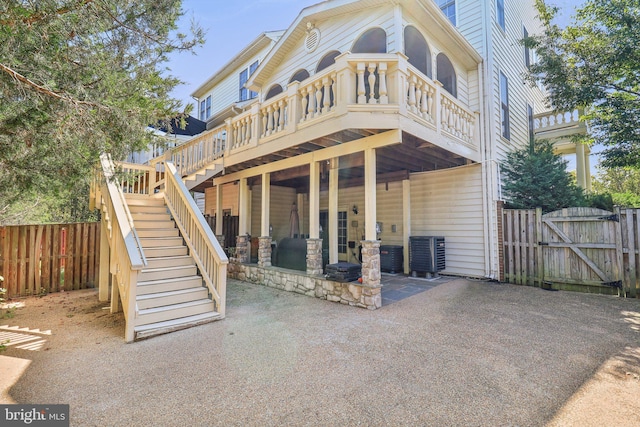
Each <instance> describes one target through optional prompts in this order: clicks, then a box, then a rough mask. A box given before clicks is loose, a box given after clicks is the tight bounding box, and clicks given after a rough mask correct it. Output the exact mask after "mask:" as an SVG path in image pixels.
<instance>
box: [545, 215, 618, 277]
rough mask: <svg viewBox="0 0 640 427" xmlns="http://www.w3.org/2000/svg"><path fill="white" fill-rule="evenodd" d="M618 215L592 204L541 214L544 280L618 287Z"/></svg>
mask: <svg viewBox="0 0 640 427" xmlns="http://www.w3.org/2000/svg"><path fill="white" fill-rule="evenodd" d="M619 223H620V216H619V215H617V214H613V212H609V211H604V210H601V209H595V208H569V209H562V210H559V211H555V212H551V213H548V214H545V215H543V216H542V221H541V228H542V233H541V237H542V238H541V240H540V241H539V242H538V245H539V247H540V250H541V251H542V264H543V266H544V268H543V276H542V281H543V282H544V283H551V284H553V283H562V284H569V285H578V286H607V287H614V288H621V287H622V280H621V277H622V276H621V268H622V266H621V261H622V253H621V252H620V253H619V252H618V251H619V250H620V251H621V249H622V246H621V245H619V244H618V242H619V241H620V235H619V228H620V227H619Z"/></svg>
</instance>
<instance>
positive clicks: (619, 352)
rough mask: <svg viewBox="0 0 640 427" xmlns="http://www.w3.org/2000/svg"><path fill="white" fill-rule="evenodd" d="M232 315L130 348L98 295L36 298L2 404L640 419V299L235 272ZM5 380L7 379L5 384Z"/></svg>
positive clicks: (119, 411)
mask: <svg viewBox="0 0 640 427" xmlns="http://www.w3.org/2000/svg"><path fill="white" fill-rule="evenodd" d="M227 298H228V299H227V304H228V306H227V318H226V319H225V320H223V321H219V322H215V323H210V324H207V325H203V326H200V327H196V328H192V329H188V330H184V331H179V332H175V333H172V334H169V335H164V336H160V337H155V338H151V339H149V340H146V341H141V342H137V343H134V344H124V342H123V338H122V336H123V330H124V322H123V317H122V314H116V315H111V314H109V312H108V311H106V310H103V309H102V306H104V304H100V303H98V301H97V292H96V291H95V290H87V291H74V292H66V293H61V294H52V295H48V296H46V297H44V298H30V299H28V300H26V307H25V308H22V309H19V310H18V311H17V314H16V316H15V317H14V318H12V319H8V320H4V321H0V325H3V324H9V325H19V326H21V327H28V328H41V329H51V330H52V335H51V336H47V337H46V342H45V343H44V344H43V345H42V347H41V348H40V349H39V350H37V351H34V350H26V349H18V348H16V347H15V346H10V347H9V349H8V351H7V352H5V353H4V356H0V358H1V359H0V365H1V364H2V363H4V362H6V360H8V358H7V356H8V357H14V358H24V359H30V360H31V361H32V362H31V363H30V365H29V366H28V368H26V369H25V371H24V373H23V375H22V376H21V377H20V379H19V380H18V381H17V383H16V384H15V385H14V386H13V387H12V388H11V389H10V390H8V392H7V393H5V394H4V395H2V400H3V401H5V402H12V401H14V402H18V403H47V404H51V403H68V404H70V408H71V425H77V426H93V425H95V426H218V425H220V426H222V425H224V426H282V425H287V426H357V425H362V426H543V425H558V426H564V425H576V426H578V425H579V426H588V425H594V426H595V425H597V426H606V425H615V426H618V427H619V426H625V425H628V426H636V425H640V332H639V328H640V301H638V300H630V299H622V298H616V297H605V296H596V295H585V294H577V293H567V292H550V291H544V290H540V289H535V288H528V287H518V286H511V285H504V284H495V283H489V282H474V281H469V280H463V279H459V280H452V281H449V282H447V283H444V284H441V285H439V286H437V287H435V288H433V289H430V290H427V291H425V292H422V293H419V294H417V295H414V296H412V297H410V298H407V299H404V300H401V301H398V302H394V303H393V304H390V305H387V306H384V307H383V308H382V309H380V310H377V311H368V310H364V309H356V308H351V307H346V306H343V305H340V304H335V303H329V302H326V301H321V300H317V299H314V298H309V297H305V296H301V295H297V294H292V293H286V292H282V291H277V290H273V289H270V288H266V287H262V286H256V285H250V284H247V283H243V282H238V281H229V284H228V291H227ZM0 391H1V390H0Z"/></svg>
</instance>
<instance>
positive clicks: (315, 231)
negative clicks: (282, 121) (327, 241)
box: [307, 161, 323, 274]
mask: <svg viewBox="0 0 640 427" xmlns="http://www.w3.org/2000/svg"><path fill="white" fill-rule="evenodd" d="M322 271H323V269H322V239H320V167H319V164H318V162H316V161H312V162H311V163H310V164H309V239H307V273H308V274H322Z"/></svg>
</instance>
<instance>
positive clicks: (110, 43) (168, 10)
mask: <svg viewBox="0 0 640 427" xmlns="http://www.w3.org/2000/svg"><path fill="white" fill-rule="evenodd" d="M181 3H182V2H181V1H180V0H136V1H132V0H40V1H19V0H5V1H2V2H0V100H1V102H0V217H1V216H2V215H3V212H6V211H7V209H9V207H10V206H11V205H12V203H13V202H15V201H16V200H18V199H20V198H21V196H22V195H23V194H30V195H33V193H37V194H48V195H60V194H68V193H69V191H71V189H73V188H77V187H78V186H79V187H83V186H84V184H82V183H79V182H80V181H84V182H87V181H88V180H89V179H90V177H91V173H92V167H93V166H94V165H95V164H96V163H97V161H98V159H99V155H100V153H102V152H109V153H111V154H112V155H113V157H114V158H115V159H122V158H123V157H124V156H125V155H126V154H127V153H128V152H130V151H135V150H138V149H142V148H144V147H146V146H147V145H148V144H149V142H150V138H152V136H151V134H150V133H149V132H147V131H146V130H145V128H146V127H147V126H148V125H149V124H151V123H157V122H158V121H159V120H164V122H163V123H162V125H167V124H168V121H169V119H170V118H172V117H175V115H176V114H177V113H179V112H180V110H181V109H182V106H181V105H180V102H178V101H176V100H173V99H171V97H170V96H169V93H170V91H171V90H172V89H173V88H174V87H175V86H176V85H177V84H178V83H180V82H179V80H178V79H176V78H175V77H172V76H170V75H169V70H167V69H166V66H165V65H164V63H165V62H166V61H167V55H168V54H169V53H170V52H175V51H190V50H192V48H193V47H194V46H196V45H198V44H201V43H202V31H201V30H200V29H199V28H198V27H197V26H193V27H192V30H191V31H192V35H191V36H186V35H184V34H180V33H178V32H177V25H176V22H177V19H178V18H179V17H180V16H181V15H182V14H183V12H182V8H181ZM84 187H85V188H86V186H84Z"/></svg>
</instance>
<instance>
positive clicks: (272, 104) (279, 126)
mask: <svg viewBox="0 0 640 427" xmlns="http://www.w3.org/2000/svg"><path fill="white" fill-rule="evenodd" d="M289 89H290V90H288V91H284V92H283V93H281V94H279V95H277V96H275V97H273V98H270V99H268V100H266V101H264V102H262V103H259V102H256V103H254V104H253V105H252V106H251V107H249V109H247V110H246V111H243V112H242V113H240V114H239V115H237V116H235V117H233V118H231V119H227V121H226V122H225V123H224V124H222V125H220V126H219V127H218V128H216V129H214V130H210V131H207V132H205V133H203V134H202V135H200V136H197V137H195V138H193V139H192V140H191V141H189V142H187V143H186V144H183V145H180V146H178V147H175V148H173V149H172V150H171V152H170V154H169V155H168V156H165V157H162V159H163V160H164V159H167V160H170V161H172V162H173V163H174V164H175V165H176V168H177V170H178V173H179V174H180V175H181V176H186V175H188V174H191V173H194V172H196V171H197V170H198V169H202V168H204V167H206V166H207V165H208V164H210V163H211V162H213V161H214V160H216V159H218V158H220V157H221V156H223V155H230V154H233V153H234V152H236V151H238V150H244V149H246V148H249V147H252V146H257V145H259V144H261V143H262V142H268V141H271V140H272V139H274V138H277V137H278V136H284V135H288V134H292V133H294V132H295V131H296V130H297V129H298V126H311V125H312V124H317V123H320V122H322V121H323V120H330V119H331V118H332V117H335V116H336V114H337V115H342V114H347V113H348V112H349V111H352V110H353V111H359V112H362V111H366V109H367V107H368V106H370V108H371V112H372V113H375V112H378V111H380V106H389V105H390V106H395V107H399V110H398V111H399V114H411V115H412V117H413V118H419V119H421V120H423V121H424V122H426V123H425V124H427V125H428V126H431V127H432V128H434V129H436V130H437V132H441V133H443V134H444V135H446V136H447V137H449V138H454V139H457V140H459V141H462V142H463V143H465V144H466V145H475V146H476V147H477V146H478V141H477V138H478V132H477V130H476V127H477V125H478V118H477V115H476V113H474V112H472V111H471V110H470V109H469V108H468V106H467V105H465V104H464V103H462V102H461V101H460V100H458V99H457V98H455V97H453V96H451V95H450V94H449V93H448V92H446V91H445V90H443V89H442V87H441V85H440V84H438V83H437V82H435V81H433V80H432V79H430V78H429V77H427V76H425V75H424V74H422V73H421V72H420V71H418V70H417V69H416V68H415V67H413V66H412V65H410V64H409V63H408V61H407V59H406V57H404V56H402V55H398V54H349V53H347V54H343V55H341V56H340V57H338V58H336V63H335V64H334V65H333V66H331V67H328V68H327V69H325V70H323V71H321V72H319V73H318V74H316V75H314V76H311V77H309V78H307V79H306V80H304V81H302V82H299V83H295V84H293V85H291V87H290V88H289ZM387 113H388V111H386V110H385V114H387ZM571 117H572V118H571V120H574V119H573V117H574V116H571ZM567 120H569V118H566V117H565V116H563V117H562V118H560V117H558V116H555V117H551V116H549V117H543V118H540V119H537V122H536V123H538V127H539V128H542V127H544V126H547V123H558V122H561V121H562V122H566V121H567ZM576 120H577V117H576ZM225 153H226V154H225ZM151 163H153V161H152V162H151ZM156 163H157V161H156Z"/></svg>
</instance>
